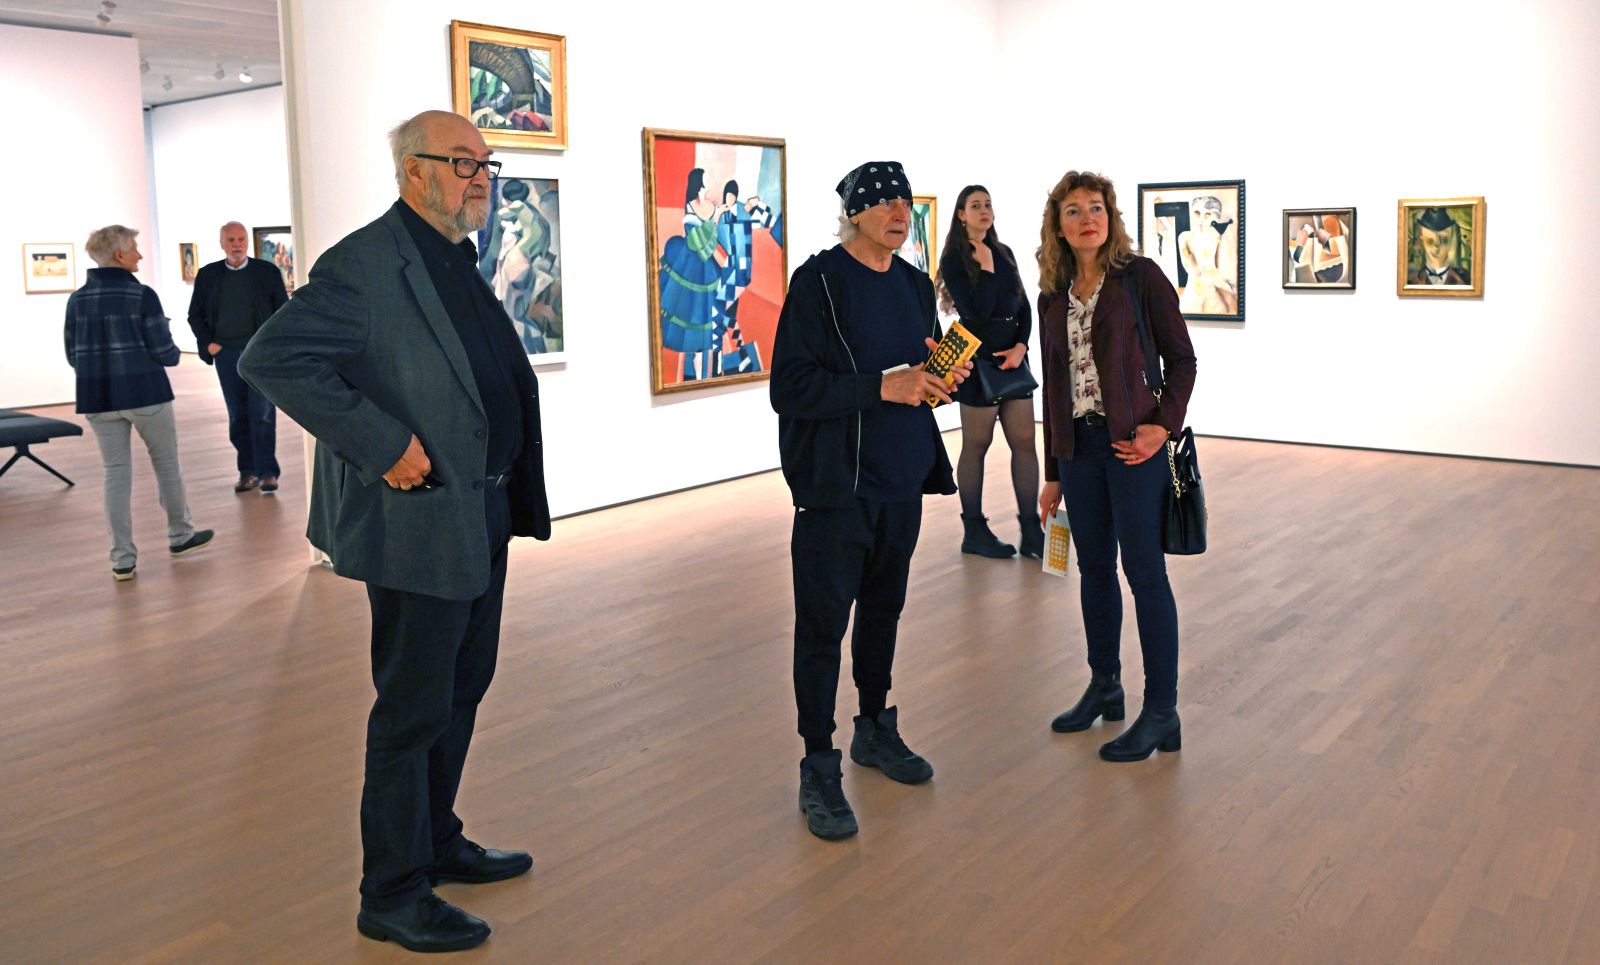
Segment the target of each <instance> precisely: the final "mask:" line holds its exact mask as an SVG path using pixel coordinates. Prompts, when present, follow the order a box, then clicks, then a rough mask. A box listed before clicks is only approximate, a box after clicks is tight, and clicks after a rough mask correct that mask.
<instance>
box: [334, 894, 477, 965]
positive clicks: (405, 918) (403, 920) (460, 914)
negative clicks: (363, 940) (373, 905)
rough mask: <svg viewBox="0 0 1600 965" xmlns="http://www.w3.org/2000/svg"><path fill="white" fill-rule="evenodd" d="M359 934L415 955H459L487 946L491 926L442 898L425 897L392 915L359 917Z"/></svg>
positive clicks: (363, 912) (364, 913) (362, 913)
mask: <svg viewBox="0 0 1600 965" xmlns="http://www.w3.org/2000/svg"><path fill="white" fill-rule="evenodd" d="M356 931H359V932H360V933H361V934H363V935H365V936H367V937H368V938H374V939H377V940H378V941H380V942H394V943H395V944H397V945H399V946H400V947H401V948H408V949H410V950H411V951H414V952H459V951H464V950H465V949H468V948H475V947H477V946H479V945H482V944H483V940H484V939H485V938H488V937H489V925H488V923H487V922H485V921H484V920H483V919H481V918H474V917H473V916H471V915H469V914H467V913H466V912H464V911H462V910H461V909H460V908H457V907H456V906H455V905H452V904H450V903H449V902H447V901H445V900H444V899H443V898H440V897H439V896H438V895H423V896H422V897H421V898H418V899H417V900H416V901H415V902H413V903H412V904H409V905H406V906H404V907H401V908H395V909H393V910H390V911H368V910H367V909H365V908H363V909H361V911H360V912H359V913H357V915H356Z"/></svg>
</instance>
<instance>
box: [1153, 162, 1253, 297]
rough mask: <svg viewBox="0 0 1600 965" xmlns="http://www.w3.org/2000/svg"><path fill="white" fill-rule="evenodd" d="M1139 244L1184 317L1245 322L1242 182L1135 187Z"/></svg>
mask: <svg viewBox="0 0 1600 965" xmlns="http://www.w3.org/2000/svg"><path fill="white" fill-rule="evenodd" d="M1138 243H1139V246H1140V248H1141V249H1142V250H1143V251H1144V253H1145V255H1146V256H1147V257H1149V258H1151V259H1152V260H1154V261H1155V263H1156V264H1158V265H1160V266H1161V270H1162V271H1163V272H1164V273H1165V274H1166V276H1167V280H1168V281H1171V282H1172V287H1173V288H1176V289H1177V290H1178V307H1179V309H1181V310H1182V311H1183V317H1184V318H1191V319H1198V320H1200V321H1212V322H1242V321H1244V182H1243V181H1242V180H1241V181H1167V182H1162V183H1159V184H1141V185H1139V237H1138Z"/></svg>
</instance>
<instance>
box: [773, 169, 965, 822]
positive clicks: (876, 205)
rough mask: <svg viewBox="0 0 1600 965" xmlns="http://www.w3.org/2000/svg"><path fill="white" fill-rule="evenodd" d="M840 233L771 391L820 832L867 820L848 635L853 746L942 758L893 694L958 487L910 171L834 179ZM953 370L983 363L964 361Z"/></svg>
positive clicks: (803, 291)
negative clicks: (845, 668) (918, 741)
mask: <svg viewBox="0 0 1600 965" xmlns="http://www.w3.org/2000/svg"><path fill="white" fill-rule="evenodd" d="M836 190H837V191H838V192H839V197H840V199H841V201H842V209H843V214H842V215H841V216H840V226H839V239H840V241H841V244H839V245H836V246H834V247H833V248H830V249H828V250H827V251H824V252H822V253H820V254H818V255H816V256H814V257H812V258H810V259H808V260H807V261H806V263H805V264H804V265H801V266H800V268H799V269H798V270H797V271H796V272H795V273H794V277H793V278H792V279H790V282H789V294H788V297H787V298H786V299H785V300H784V304H783V311H782V314H781V315H780V316H779V319H778V332H777V338H776V340H775V343H774V346H773V361H772V383H771V398H772V408H773V409H774V410H776V411H777V413H778V444H779V448H780V449H781V451H782V461H783V475H784V479H785V480H786V481H787V482H788V483H789V489H790V492H791V493H792V494H793V496H794V504H795V516H794V531H793V535H792V536H791V540H790V557H791V560H792V562H793V567H794V609H795V631H794V637H795V640H794V690H795V702H796V704H797V706H798V709H799V729H800V736H801V737H802V738H803V739H804V740H805V749H806V756H805V757H804V758H803V759H802V760H801V761H800V807H801V809H802V810H804V811H805V813H806V820H807V824H808V826H809V827H810V829H811V833H813V834H815V835H817V836H818V837H820V838H826V839H829V840H832V839H837V838H844V837H849V836H850V835H852V834H855V833H856V831H857V830H858V826H857V824H856V819H855V814H854V813H853V812H852V811H851V810H850V804H849V802H848V801H846V800H845V797H844V789H843V786H842V783H841V781H842V773H841V769H840V760H841V755H840V753H839V751H838V750H836V749H835V748H834V747H833V737H832V735H833V731H834V720H833V713H834V701H835V697H836V694H837V692H838V687H839V661H840V646H841V642H842V639H843V637H844V630H845V626H846V624H847V623H848V622H849V620H850V609H851V607H852V606H854V607H855V632H854V635H853V637H852V639H851V641H850V652H851V657H852V660H853V662H854V666H855V683H856V688H857V690H858V691H859V695H860V711H861V712H860V715H859V716H857V717H856V718H855V725H856V731H855V737H854V739H853V740H852V741H851V744H850V759H851V760H853V761H855V762H856V763H857V764H860V765H863V766H865V767H876V768H880V769H881V770H882V771H883V773H884V774H885V775H886V776H888V777H890V778H892V779H893V780H896V781H900V782H902V783H905V784H920V783H922V782H923V781H926V780H928V779H929V778H931V777H933V767H932V766H931V765H929V763H928V762H927V761H926V760H924V759H923V758H921V757H920V756H918V755H917V754H915V753H913V752H912V751H911V750H910V749H909V748H908V747H906V745H905V742H904V741H903V740H901V738H900V731H899V722H898V708H895V707H886V706H885V705H886V703H887V701H888V694H889V688H890V684H891V680H890V671H891V669H892V667H893V664H894V647H895V634H896V631H897V629H898V627H899V623H900V611H901V609H902V608H903V607H904V605H905V598H906V577H907V574H908V572H909V571H910V567H911V554H912V551H913V550H915V549H916V545H917V534H918V533H919V531H920V530H921V527H922V497H923V494H925V493H938V494H942V495H949V494H951V493H954V492H955V491H956V486H955V481H954V479H953V478H952V476H951V472H950V460H949V457H948V456H947V455H946V454H945V450H944V443H943V441H942V440H941V439H940V438H939V429H938V426H937V425H936V424H935V423H934V419H933V410H932V409H931V408H930V407H929V406H927V405H925V404H924V403H925V402H926V401H927V400H929V399H930V398H937V399H939V400H940V401H942V402H949V401H950V394H949V386H947V385H946V384H945V382H944V381H943V380H942V379H940V378H938V377H936V376H933V375H930V374H928V373H927V372H925V371H923V363H924V361H925V360H926V359H927V357H928V351H929V349H931V348H933V347H935V346H936V345H937V344H938V341H937V340H938V337H939V321H938V316H937V313H936V312H935V308H934V294H933V284H932V283H931V282H930V281H929V280H928V276H927V275H926V274H924V273H922V272H920V271H917V270H916V269H915V268H913V267H911V265H910V264H908V263H907V262H906V261H904V260H903V259H901V258H898V257H896V256H895V252H896V251H898V250H899V248H900V245H901V244H902V243H903V242H904V241H905V240H906V233H907V231H908V230H909V228H910V223H911V184H910V182H909V181H908V180H907V178H906V175H905V171H904V170H903V169H902V168H901V166H900V165H899V164H898V163H897V162H894V161H870V162H868V163H866V164H863V165H861V166H860V167H858V168H856V169H855V170H854V171H851V172H850V173H849V174H847V175H846V176H845V178H844V180H843V181H840V182H839V185H838V187H837V189H836ZM953 371H954V377H955V380H956V381H960V380H961V379H963V378H965V377H966V374H967V372H969V371H970V366H965V365H964V366H962V367H960V368H959V369H956V370H953Z"/></svg>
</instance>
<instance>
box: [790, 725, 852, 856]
mask: <svg viewBox="0 0 1600 965" xmlns="http://www.w3.org/2000/svg"><path fill="white" fill-rule="evenodd" d="M842 757H843V755H841V754H840V753H839V750H838V748H833V749H831V750H826V751H817V752H816V753H815V754H807V755H806V756H805V757H802V758H801V759H800V810H801V811H804V812H805V815H806V827H807V828H809V829H810V830H811V833H812V834H814V835H816V836H817V837H819V838H821V839H823V840H824V841H837V840H839V839H840V838H848V837H850V836H851V835H852V834H855V833H856V832H857V831H859V830H861V826H860V825H858V824H856V813H855V812H854V811H852V810H850V802H849V801H846V800H845V799H844V783H843V781H844V773H843V771H842V770H841V769H840V767H839V762H840V760H841V759H842Z"/></svg>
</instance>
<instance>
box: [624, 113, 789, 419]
mask: <svg viewBox="0 0 1600 965" xmlns="http://www.w3.org/2000/svg"><path fill="white" fill-rule="evenodd" d="M784 165H785V158H784V143H783V139H782V138H775V137H745V136H742V135H734V134H699V133H695V132H693V131H664V130H657V129H655V128H650V127H647V128H645V129H644V223H645V277H646V278H647V279H648V281H647V284H648V285H649V293H650V319H649V321H650V371H651V391H652V392H653V393H654V394H656V395H660V394H662V393H665V392H681V391H686V390H689V389H698V388H704V387H706V386H710V385H726V384H730V383H735V382H749V381H754V380H756V379H765V378H769V377H770V374H769V372H768V371H767V367H768V366H769V365H771V364H772V344H773V339H774V338H775V337H776V336H777V331H778V312H779V310H780V309H781V308H782V307H783V299H784V295H785V293H786V292H787V291H788V288H789V255H788V250H787V248H786V247H785V244H784V222H785V218H784V212H785V211H786V210H787V202H788V198H787V196H786V193H785V181H784V170H785V167H784Z"/></svg>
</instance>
